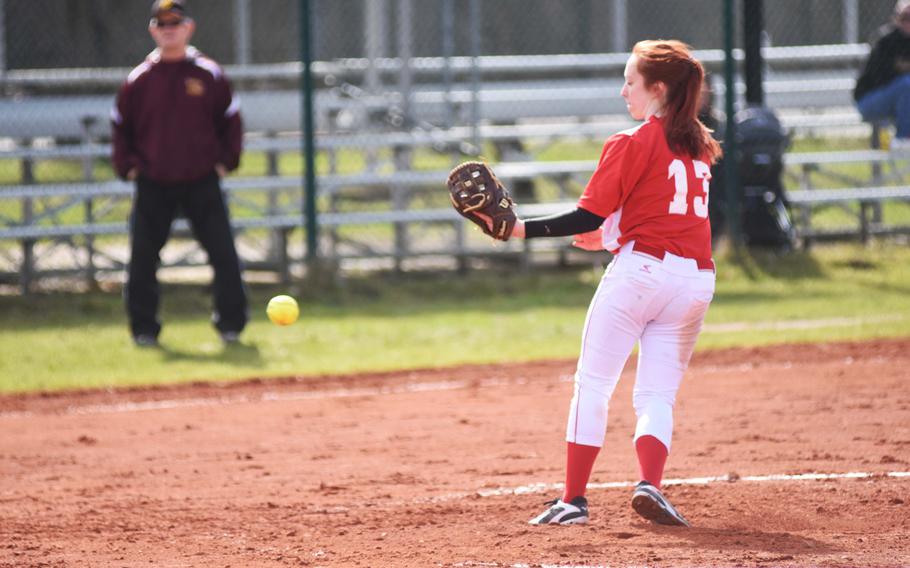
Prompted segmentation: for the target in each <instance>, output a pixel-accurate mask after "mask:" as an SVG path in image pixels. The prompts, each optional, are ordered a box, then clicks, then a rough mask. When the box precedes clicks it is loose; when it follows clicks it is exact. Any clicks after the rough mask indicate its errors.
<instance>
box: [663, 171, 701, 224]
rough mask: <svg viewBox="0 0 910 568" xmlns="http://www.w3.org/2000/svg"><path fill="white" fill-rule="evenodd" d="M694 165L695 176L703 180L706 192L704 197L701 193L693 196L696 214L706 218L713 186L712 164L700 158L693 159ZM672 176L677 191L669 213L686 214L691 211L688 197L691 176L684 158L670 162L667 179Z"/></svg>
mask: <svg viewBox="0 0 910 568" xmlns="http://www.w3.org/2000/svg"><path fill="white" fill-rule="evenodd" d="M692 165H693V166H694V167H695V177H696V178H698V179H700V180H701V188H702V191H704V193H705V195H704V197H702V196H700V195H696V196H695V197H693V198H692V206H693V208H694V209H695V215H697V216H698V217H701V218H703V219H704V218H707V217H708V189H709V188H710V187H711V166H709V165H708V164H706V163H704V162H702V161H700V160H692ZM670 178H673V184H674V185H675V186H676V193H674V194H673V201H671V202H670V210H669V213H670V214H671V215H685V214H687V213H688V212H689V203H688V200H687V199H686V197H687V196H688V195H689V176H688V174H687V173H686V164H684V163H683V161H682V160H673V161H672V162H670V170H669V172H668V173H667V179H670Z"/></svg>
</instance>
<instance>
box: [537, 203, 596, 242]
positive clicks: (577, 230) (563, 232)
mask: <svg viewBox="0 0 910 568" xmlns="http://www.w3.org/2000/svg"><path fill="white" fill-rule="evenodd" d="M603 222H604V217H601V216H599V215H595V214H594V213H591V212H590V211H588V210H587V209H582V208H581V207H578V208H576V209H574V210H573V211H566V212H565V213H557V214H556V215H551V216H549V217H538V218H537V219H527V220H526V221H525V238H526V239H533V238H535V237H567V236H569V235H580V234H581V233H589V232H591V231H593V230H594V229H596V228H597V227H600V226H601V225H602V224H603Z"/></svg>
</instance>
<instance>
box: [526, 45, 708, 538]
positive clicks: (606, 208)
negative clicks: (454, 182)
mask: <svg viewBox="0 0 910 568" xmlns="http://www.w3.org/2000/svg"><path fill="white" fill-rule="evenodd" d="M703 78H704V69H703V68H702V66H701V64H700V63H699V62H698V61H697V60H696V59H694V58H693V57H692V55H691V53H690V51H689V47H688V46H687V45H685V44H683V43H681V42H679V41H664V40H657V41H642V42H639V43H637V44H636V45H635V47H634V48H633V50H632V54H631V56H630V57H629V60H628V63H627V64H626V68H625V84H624V85H623V88H622V92H621V95H622V97H623V98H624V99H625V100H626V105H627V107H628V109H629V113H630V114H631V115H632V118H634V119H636V120H643V121H644V122H643V123H642V124H641V125H639V126H638V127H636V128H633V129H631V130H627V131H625V132H620V133H618V134H616V135H614V136H612V137H610V138H609V139H608V140H607V141H606V144H605V145H604V149H603V153H602V155H601V157H600V162H599V164H598V166H597V169H596V171H595V172H594V174H593V176H592V177H591V180H590V181H589V182H588V185H587V187H586V188H585V191H584V194H583V195H582V196H581V199H580V200H579V202H578V207H577V208H576V209H575V210H574V211H571V212H567V213H563V214H559V215H555V216H553V217H547V218H541V219H533V220H527V221H521V220H519V221H518V222H517V223H516V226H515V230H514V232H513V235H514V236H517V237H524V238H535V237H542V236H550V237H557V236H567V235H577V237H576V240H575V243H574V244H575V245H576V246H579V247H581V248H585V249H595V248H596V249H604V248H605V249H606V250H608V251H610V252H612V253H613V254H614V255H615V257H614V259H613V262H612V263H611V264H610V266H609V267H608V268H607V270H606V273H605V274H604V276H603V279H602V280H601V282H600V285H599V286H598V288H597V292H596V293H595V294H594V298H593V299H592V301H591V305H590V308H589V309H588V315H587V318H586V321H585V327H584V332H583V335H582V345H581V355H580V357H579V360H578V369H577V372H576V374H575V393H574V396H573V397H572V402H571V406H570V409H569V420H568V427H567V431H566V440H567V442H568V452H567V454H568V455H567V467H566V483H565V491H564V493H563V495H562V497H561V498H560V499H556V500H554V501H552V502H550V503H548V504H547V505H549V506H548V508H547V509H546V510H545V511H544V512H542V513H541V514H540V515H538V516H537V517H535V518H533V519H532V520H531V521H530V523H531V524H534V525H542V524H560V525H568V524H581V523H585V522H587V520H588V504H587V500H586V499H585V488H586V486H587V483H588V478H589V477H590V474H591V469H592V468H593V466H594V461H595V459H596V457H597V454H598V451H599V450H600V447H601V446H602V445H603V441H604V436H605V431H606V426H607V411H608V407H609V401H610V397H611V396H612V394H613V390H614V388H615V387H616V383H617V381H618V380H619V375H620V373H621V372H622V369H623V366H624V365H625V363H626V360H627V359H628V357H629V355H630V353H631V352H632V348H633V347H634V345H635V343H636V342H639V344H640V347H639V355H638V372H637V376H636V379H635V388H634V394H633V405H634V407H635V413H636V415H637V417H638V422H637V425H636V428H635V437H634V443H635V449H636V453H637V454H638V463H639V471H640V474H641V482H640V483H639V484H638V485H637V486H636V487H635V490H634V493H633V496H632V507H633V508H634V509H635V511H637V512H638V513H639V514H640V515H641V516H642V517H644V518H646V519H648V520H650V521H653V522H656V523H660V524H667V525H682V526H689V523H688V521H686V519H685V518H684V517H683V516H682V515H681V514H680V513H679V512H678V511H676V509H675V508H674V507H673V506H672V505H671V504H670V502H669V501H668V500H667V498H666V497H665V496H664V495H663V494H662V493H661V491H660V483H661V478H662V476H663V471H664V464H665V463H666V460H667V456H668V455H669V451H670V444H671V439H672V433H673V404H674V402H675V399H676V392H677V390H678V389H679V385H680V382H681V381H682V378H683V373H684V372H685V370H686V368H687V366H688V364H689V359H690V357H691V356H692V351H693V349H694V347H695V340H696V338H697V337H698V333H699V331H700V329H701V325H702V321H703V320H704V317H705V313H706V312H707V310H708V305H709V304H710V303H711V299H712V298H713V296H714V262H713V261H712V259H711V227H710V225H709V223H708V184H709V180H710V177H711V173H710V172H711V164H712V163H713V162H714V161H715V160H716V159H717V158H718V157H719V156H720V154H721V151H720V147H719V146H718V144H717V143H716V142H715V141H714V140H713V139H712V138H711V135H710V131H709V130H708V129H707V128H705V126H704V125H703V124H702V123H701V122H699V120H698V118H697V114H698V110H699V98H700V95H701V88H702V81H703Z"/></svg>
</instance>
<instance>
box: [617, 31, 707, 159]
mask: <svg viewBox="0 0 910 568" xmlns="http://www.w3.org/2000/svg"><path fill="white" fill-rule="evenodd" d="M632 54H633V55H636V56H637V57H638V72H639V73H641V75H642V77H644V80H645V85H647V86H651V85H653V84H654V83H657V82H661V83H663V84H664V85H666V88H667V89H666V96H665V100H664V107H663V115H664V121H663V123H664V134H665V135H666V137H667V145H668V146H669V147H670V150H672V151H673V152H674V153H677V154H681V155H685V156H688V157H690V158H692V159H700V158H703V157H704V156H706V155H707V156H708V158H709V160H710V161H711V162H712V163H713V162H715V161H717V159H718V158H720V156H721V155H722V151H721V149H720V145H719V144H718V143H717V141H716V140H714V138H713V137H712V136H711V131H710V130H708V128H707V127H706V126H705V125H704V124H702V122H701V121H700V120H699V119H698V111H699V108H700V106H701V97H702V83H703V82H704V80H705V70H704V68H703V67H702V65H701V63H700V62H699V61H698V60H697V59H695V58H694V57H692V54H691V52H690V49H689V46H688V45H686V44H684V43H682V42H681V41H677V40H648V41H640V42H638V43H636V44H635V47H633V48H632Z"/></svg>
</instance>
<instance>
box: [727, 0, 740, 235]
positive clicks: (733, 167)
mask: <svg viewBox="0 0 910 568" xmlns="http://www.w3.org/2000/svg"><path fill="white" fill-rule="evenodd" d="M734 2H736V0H724V102H725V107H724V109H725V112H726V115H727V124H726V127H725V131H724V156H725V158H726V159H725V160H724V183H725V188H724V190H725V191H726V194H727V195H726V197H727V212H726V213H727V230H728V231H729V232H730V233H729V234H730V242H731V243H732V244H733V246H734V247H739V245H740V244H742V227H741V223H740V198H741V192H740V189H739V175H738V174H739V172H738V170H737V166H738V165H739V161H738V158H737V156H736V150H737V148H736V122H735V120H734V115H735V114H736V62H735V61H734V60H733V38H734V30H735V23H736V22H735V18H734V15H735V12H734V6H733V4H734Z"/></svg>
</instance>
